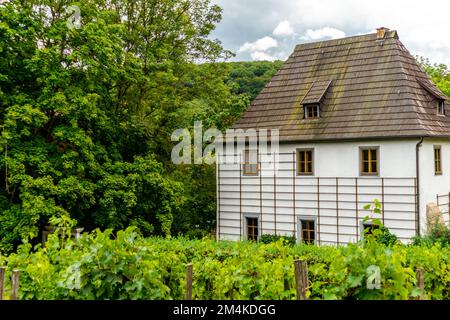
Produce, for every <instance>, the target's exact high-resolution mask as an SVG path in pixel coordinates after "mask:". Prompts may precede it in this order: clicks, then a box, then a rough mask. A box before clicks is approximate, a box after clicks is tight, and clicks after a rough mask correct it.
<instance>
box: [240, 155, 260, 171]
mask: <svg viewBox="0 0 450 320" xmlns="http://www.w3.org/2000/svg"><path fill="white" fill-rule="evenodd" d="M242 171H243V173H244V175H246V176H257V175H258V151H256V150H245V151H244V163H243V170H242Z"/></svg>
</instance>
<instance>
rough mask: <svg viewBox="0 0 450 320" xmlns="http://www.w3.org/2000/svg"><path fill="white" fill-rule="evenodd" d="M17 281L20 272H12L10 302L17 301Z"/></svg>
mask: <svg viewBox="0 0 450 320" xmlns="http://www.w3.org/2000/svg"><path fill="white" fill-rule="evenodd" d="M19 280H20V271H19V270H13V272H12V275H11V296H10V300H17V299H19Z"/></svg>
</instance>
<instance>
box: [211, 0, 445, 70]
mask: <svg viewBox="0 0 450 320" xmlns="http://www.w3.org/2000/svg"><path fill="white" fill-rule="evenodd" d="M212 1H213V2H215V3H218V4H219V5H220V6H221V7H223V8H224V12H223V21H222V22H221V23H220V24H219V26H218V28H217V29H216V31H215V33H214V37H217V38H219V39H220V40H222V42H223V43H224V45H225V47H226V48H228V49H231V50H235V51H237V50H238V49H239V47H240V46H241V45H242V44H243V43H245V42H251V41H254V39H260V38H262V37H264V36H266V35H271V36H272V37H274V38H276V37H277V36H276V35H275V34H274V33H273V32H274V26H278V25H279V23H280V21H289V22H290V26H291V27H292V29H293V30H295V32H296V33H297V34H301V35H302V36H304V37H305V38H306V37H307V33H306V32H307V30H311V31H310V34H309V36H310V37H309V38H306V39H304V38H300V36H297V37H295V36H292V37H281V36H280V38H279V39H278V40H279V43H278V46H277V47H276V48H275V47H274V48H272V49H271V50H270V54H271V55H272V56H276V57H277V56H278V55H277V54H278V51H285V52H289V53H290V52H292V50H293V49H294V47H295V45H296V44H299V43H302V42H305V41H316V40H317V41H318V40H322V39H319V38H318V39H316V40H314V39H313V38H317V37H319V36H321V34H320V33H318V32H317V30H320V29H321V28H323V27H327V26H328V27H333V28H336V30H342V32H345V34H346V35H347V36H350V35H358V34H367V33H371V32H374V30H375V28H378V27H381V26H385V27H387V28H390V29H395V30H397V31H398V34H399V37H400V40H401V41H402V42H403V44H404V45H405V46H406V47H407V48H408V50H410V52H411V53H412V54H413V55H414V54H420V55H424V56H425V57H428V58H430V60H431V61H432V62H443V63H446V64H447V65H450V37H449V36H448V30H450V19H449V18H448V12H450V1H442V0H428V1H427V2H426V3H425V4H424V2H423V1H420V0H396V1H392V0H378V1H376V2H368V1H360V0H339V1H336V0H320V1H311V0H283V1H280V0H258V1H254V0H253V1H251V0H212ZM261 8H264V11H265V12H267V14H261V10H260V9H261ZM243 30H245V32H242V31H243ZM314 31H316V32H314ZM311 32H312V33H311ZM327 35H328V38H333V37H337V35H336V34H333V33H328V34H327ZM281 39H282V40H281ZM324 39H326V38H324ZM254 51H259V50H254ZM263 51H264V50H263ZM236 59H237V60H242V59H250V54H248V52H242V53H239V54H238V56H237V58H236Z"/></svg>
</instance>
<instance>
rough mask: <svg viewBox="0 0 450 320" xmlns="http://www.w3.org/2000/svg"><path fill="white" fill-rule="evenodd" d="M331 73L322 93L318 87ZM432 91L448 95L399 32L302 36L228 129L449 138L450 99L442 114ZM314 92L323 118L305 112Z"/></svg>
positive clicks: (293, 137)
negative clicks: (381, 35)
mask: <svg viewBox="0 0 450 320" xmlns="http://www.w3.org/2000/svg"><path fill="white" fill-rule="evenodd" d="M330 80H331V81H332V83H331V85H329V87H328V89H325V90H323V92H324V94H323V97H321V95H320V92H321V90H319V89H324V88H325V85H324V84H326V83H327V82H328V81H330ZM423 83H426V85H427V88H428V89H426V88H424V85H423ZM316 88H317V90H316ZM430 90H431V91H432V92H434V93H433V94H432V93H430ZM438 95H439V96H438ZM437 96H438V97H441V98H446V97H445V96H443V94H442V93H441V92H440V91H439V89H438V88H437V87H436V86H435V85H434V84H433V83H432V82H431V80H429V78H428V76H427V75H426V74H425V73H424V72H423V71H422V70H421V69H420V67H419V65H418V64H417V62H416V60H415V59H414V57H413V56H412V55H411V54H410V53H409V52H408V51H407V50H406V48H405V47H404V46H403V44H402V43H401V42H400V40H399V39H398V36H397V32H396V31H388V32H387V33H386V36H385V38H384V40H382V41H380V40H377V36H376V34H368V35H363V36H355V37H349V38H343V39H337V40H330V41H322V42H316V43H306V44H301V45H298V46H297V47H296V48H295V51H294V52H293V53H292V54H291V56H290V57H289V58H288V60H287V61H286V62H285V64H284V65H283V67H282V68H281V69H280V70H279V71H278V73H277V74H276V75H275V76H274V77H273V78H272V79H271V81H270V82H269V83H268V84H267V85H266V86H265V88H264V89H263V90H262V91H261V93H260V94H259V95H258V96H257V97H256V99H255V100H254V101H253V102H252V104H251V106H250V107H249V108H248V109H247V111H246V112H245V113H244V114H243V116H242V117H241V118H240V119H239V120H238V121H237V122H236V123H235V125H234V126H233V128H242V129H247V128H255V129H262V128H265V129H274V128H278V129H280V140H281V141H311V140H334V139H361V138H384V137H386V138H389V137H420V136H433V137H450V116H449V115H450V105H449V103H448V100H446V102H445V108H446V116H438V115H437V112H436V111H437V107H436V106H437V103H436V101H437V100H436V97H437ZM322 98H323V99H322ZM317 99H322V101H321V113H320V115H321V117H320V118H319V119H303V114H304V111H303V104H304V103H305V101H307V102H308V101H317ZM446 99H447V98H446Z"/></svg>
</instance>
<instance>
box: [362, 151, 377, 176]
mask: <svg viewBox="0 0 450 320" xmlns="http://www.w3.org/2000/svg"><path fill="white" fill-rule="evenodd" d="M366 150H375V151H376V155H377V160H376V164H377V166H376V168H377V171H376V172H375V173H373V172H364V155H363V152H364V151H366ZM369 161H370V160H369ZM370 163H371V162H369V164H370ZM359 175H360V176H362V177H379V176H380V146H361V147H359Z"/></svg>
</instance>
